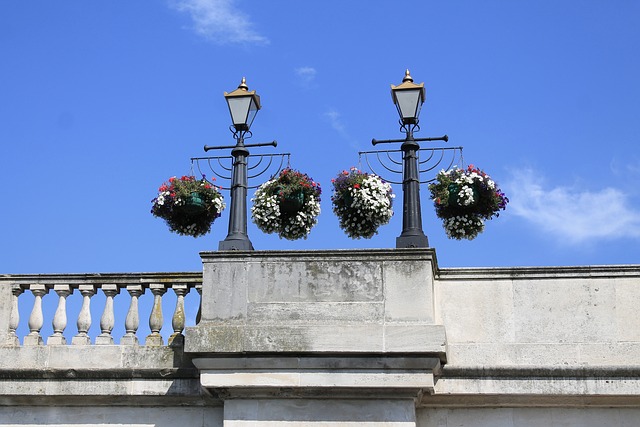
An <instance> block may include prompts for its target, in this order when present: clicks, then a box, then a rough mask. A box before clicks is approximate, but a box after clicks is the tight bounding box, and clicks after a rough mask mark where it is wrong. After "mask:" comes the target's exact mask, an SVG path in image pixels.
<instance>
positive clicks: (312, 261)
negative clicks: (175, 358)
mask: <svg viewBox="0 0 640 427" xmlns="http://www.w3.org/2000/svg"><path fill="white" fill-rule="evenodd" d="M202 259H203V264H204V276H203V290H202V295H203V302H202V321H201V322H200V324H199V325H197V326H195V327H188V328H186V330H185V351H187V352H193V353H204V352H214V353H216V352H217V353H227V352H255V353H259V352H284V353H287V352H289V353H291V352H325V353H326V352H350V353H353V352H373V353H377V352H383V353H389V352H415V353H420V352H436V353H438V354H439V355H440V357H442V358H443V359H444V352H445V341H446V339H445V336H444V330H443V328H442V327H441V326H439V327H436V326H437V325H436V322H435V314H434V313H435V310H434V297H433V284H434V271H435V255H434V252H433V250H431V249H402V250H377V249H375V250H356V251H296V252H287V251H279V252H276V251H273V252H250V253H235V252H232V253H229V252H211V253H209V252H207V253H203V254H202ZM431 339H433V340H434V341H433V342H431V341H430V340H431Z"/></svg>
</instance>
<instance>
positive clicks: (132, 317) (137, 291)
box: [120, 285, 143, 345]
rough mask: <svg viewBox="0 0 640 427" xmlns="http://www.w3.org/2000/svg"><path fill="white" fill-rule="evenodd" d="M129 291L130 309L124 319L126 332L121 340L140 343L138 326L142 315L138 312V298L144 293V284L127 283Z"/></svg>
mask: <svg viewBox="0 0 640 427" xmlns="http://www.w3.org/2000/svg"><path fill="white" fill-rule="evenodd" d="M127 292H129V295H131V303H130V304H129V311H128V312H127V317H126V319H125V321H124V329H125V334H124V336H123V337H122V339H121V340H120V344H122V345H138V337H137V336H136V333H137V332H138V326H139V325H140V317H139V314H138V298H139V297H140V295H142V293H143V290H142V285H127Z"/></svg>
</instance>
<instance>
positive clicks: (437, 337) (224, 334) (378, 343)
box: [185, 322, 446, 361]
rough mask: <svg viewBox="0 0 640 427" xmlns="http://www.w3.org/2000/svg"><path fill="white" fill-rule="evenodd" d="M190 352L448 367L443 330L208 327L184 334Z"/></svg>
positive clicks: (358, 326) (391, 326)
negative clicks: (330, 356) (413, 359)
mask: <svg viewBox="0 0 640 427" xmlns="http://www.w3.org/2000/svg"><path fill="white" fill-rule="evenodd" d="M185 335H186V340H185V352H189V353H200V354H204V353H209V354H215V353H217V354H229V353H275V352H277V353H285V354H286V353H290V354H291V353H294V354H296V353H305V352H317V353H338V352H340V353H355V354H358V353H385V354H386V353H401V354H402V353H419V354H423V355H424V354H429V355H433V356H435V357H438V358H439V359H441V360H443V361H446V337H445V331H444V327H443V326H442V325H416V324H409V325H402V324H388V325H384V324H364V325H363V324H356V325H327V326H319V325H301V326H296V325H292V326H286V325H265V326H260V325H244V326H229V325H224V324H218V323H213V322H206V323H205V322H203V323H200V324H199V325H198V326H196V327H189V328H187V329H186V332H185Z"/></svg>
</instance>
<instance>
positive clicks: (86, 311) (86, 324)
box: [71, 285, 96, 345]
mask: <svg viewBox="0 0 640 427" xmlns="http://www.w3.org/2000/svg"><path fill="white" fill-rule="evenodd" d="M78 290H79V291H80V294H81V295H82V308H80V314H79V315H78V334H77V335H76V336H75V337H73V339H72V340H71V344H73V345H90V344H91V337H90V336H89V334H88V332H89V329H90V328H91V297H92V296H94V295H95V294H96V288H95V287H94V286H93V285H80V286H79V287H78Z"/></svg>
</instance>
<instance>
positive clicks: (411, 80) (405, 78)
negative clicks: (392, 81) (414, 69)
mask: <svg viewBox="0 0 640 427" xmlns="http://www.w3.org/2000/svg"><path fill="white" fill-rule="evenodd" d="M404 82H413V77H411V75H410V74H409V69H408V68H407V71H405V72H404V79H402V83H404Z"/></svg>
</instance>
